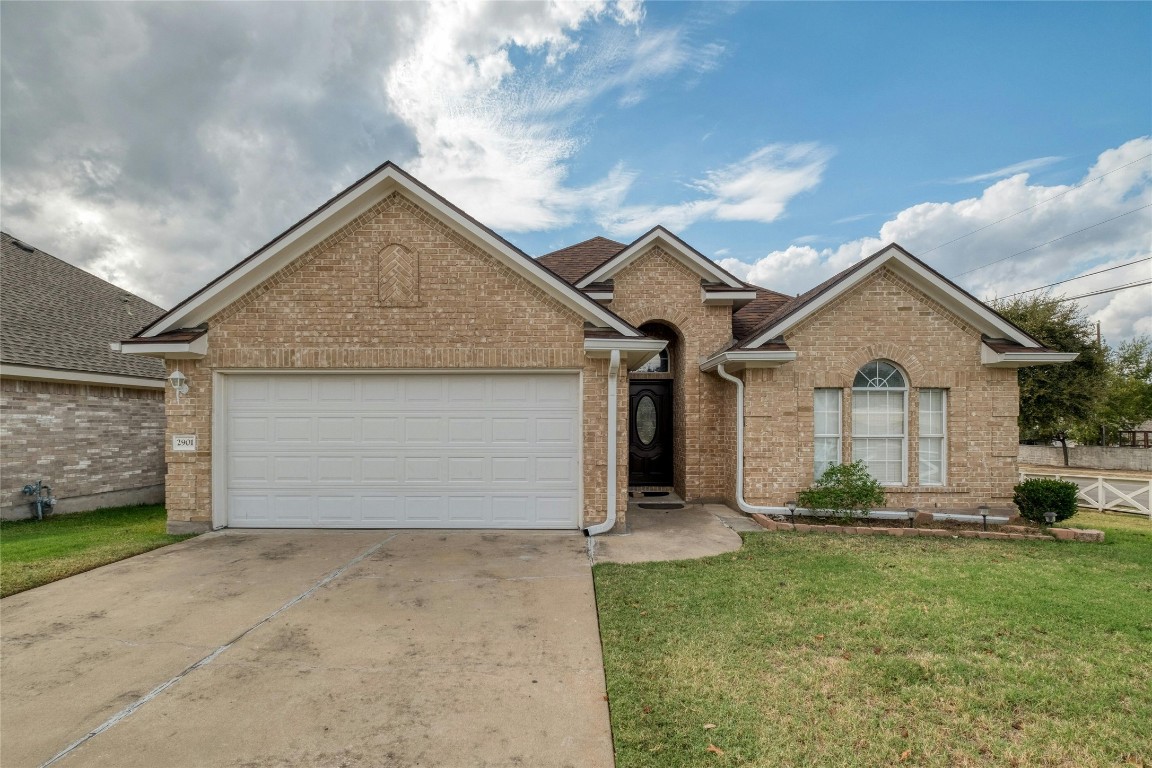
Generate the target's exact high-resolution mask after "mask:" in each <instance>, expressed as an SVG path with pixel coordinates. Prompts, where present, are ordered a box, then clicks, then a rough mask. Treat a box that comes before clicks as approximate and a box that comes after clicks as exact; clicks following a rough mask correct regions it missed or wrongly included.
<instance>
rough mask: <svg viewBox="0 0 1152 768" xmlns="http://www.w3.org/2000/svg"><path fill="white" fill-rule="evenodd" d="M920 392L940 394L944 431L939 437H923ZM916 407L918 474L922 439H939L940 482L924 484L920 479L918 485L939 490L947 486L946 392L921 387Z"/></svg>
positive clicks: (934, 388)
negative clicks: (917, 416) (917, 417)
mask: <svg viewBox="0 0 1152 768" xmlns="http://www.w3.org/2000/svg"><path fill="white" fill-rule="evenodd" d="M922 392H939V393H940V397H941V402H940V409H941V416H942V421H943V427H944V429H943V431H942V432H941V433H940V434H939V435H925V434H924V417H923V409H921V408H920V407H919V406H920V397H919V393H922ZM916 406H917V414H918V415H919V421H920V424H919V430H918V432H919V434H918V435H917V443H916V451H917V467H916V470H917V472H919V470H920V467H919V464H920V462H921V461H922V459H921V458H920V450H921V446H922V444H923V440H924V438H925V437H929V438H939V440H940V482H939V483H926V482H924V478H923V477H920V479H919V481H920V485H923V486H927V487H930V488H940V487H943V486H946V485H948V390H947V389H945V388H943V387H921V388H920V389H919V390H918V394H917V398H916Z"/></svg>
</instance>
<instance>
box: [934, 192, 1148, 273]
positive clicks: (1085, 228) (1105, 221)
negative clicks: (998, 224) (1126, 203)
mask: <svg viewBox="0 0 1152 768" xmlns="http://www.w3.org/2000/svg"><path fill="white" fill-rule="evenodd" d="M1145 208H1152V203H1149V204H1148V205H1142V206H1140V207H1139V208H1133V209H1132V210H1130V211H1125V212H1124V213H1122V214H1120V215H1119V216H1113V217H1112V218H1110V219H1104V221H1098V222H1096V223H1095V224H1090V225H1089V226H1087V227H1084V228H1083V229H1078V230H1076V231H1075V232H1069V233H1068V234H1066V235H1060V237H1054V238H1052V239H1051V240H1049V241H1048V242H1046V243H1040V245H1034V246H1032V247H1031V248H1025V249H1024V250H1022V251H1016V253H1013V254H1010V255H1008V256H1005V257H1004V258H1002V259H996V260H995V261H990V262H988V263H987V264H981V265H980V266H978V267H973V268H972V269H969V270H968V271H966V272H961V273H960V274H958V275H953V276H952V277H953V279H955V278H957V277H963V276H964V275H970V274H972V273H973V272H979V271H980V270H982V269H985V268H987V267H990V266H992V265H993V264H999V263H1000V262H1002V261H1008V259H1014V258H1016V257H1017V256H1020V255H1022V254H1025V253H1029V252H1030V251H1034V250H1036V249H1037V248H1043V247H1044V246H1046V245H1052V243H1055V242H1058V241H1060V240H1063V239H1065V238H1068V237H1072V235H1078V234H1080V233H1081V232H1087V231H1088V230H1090V229H1095V228H1096V227H1099V226H1100V225H1102V224H1107V223H1108V222H1110V221H1116V219H1122V218H1124V217H1125V216H1130V215H1132V214H1133V213H1137V212H1139V211H1142V210H1144V209H1145Z"/></svg>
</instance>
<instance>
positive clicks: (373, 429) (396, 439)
mask: <svg viewBox="0 0 1152 768" xmlns="http://www.w3.org/2000/svg"><path fill="white" fill-rule="evenodd" d="M401 434H402V433H401V431H400V417H399V416H364V417H363V418H361V419H360V440H361V441H362V442H365V443H373V444H377V443H388V444H394V445H399V444H400V442H401V440H400V435H401Z"/></svg>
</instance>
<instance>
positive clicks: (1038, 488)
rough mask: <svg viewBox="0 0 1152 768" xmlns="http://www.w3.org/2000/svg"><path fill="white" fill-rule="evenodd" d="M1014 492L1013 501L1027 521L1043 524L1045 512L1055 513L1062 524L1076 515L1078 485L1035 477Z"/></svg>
mask: <svg viewBox="0 0 1152 768" xmlns="http://www.w3.org/2000/svg"><path fill="white" fill-rule="evenodd" d="M1012 490H1013V494H1012V501H1013V502H1015V504H1016V506H1017V507H1019V508H1020V516H1021V517H1023V518H1024V519H1025V520H1031V521H1032V522H1034V523H1043V522H1044V513H1045V512H1055V513H1056V522H1060V521H1061V520H1067V519H1068V518H1070V517H1072V515H1074V514H1076V494H1077V493H1079V491H1080V489H1079V487H1078V486H1077V485H1076V483H1070V482H1068V481H1067V480H1053V479H1051V478H1046V477H1033V478H1031V479H1030V480H1025V481H1024V482H1022V483H1020V484H1019V485H1017V486H1016V487H1015V488H1013V489H1012Z"/></svg>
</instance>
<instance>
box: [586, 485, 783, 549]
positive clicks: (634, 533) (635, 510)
mask: <svg viewBox="0 0 1152 768" xmlns="http://www.w3.org/2000/svg"><path fill="white" fill-rule="evenodd" d="M652 501H655V502H656V503H666V502H668V501H671V502H678V501H679V499H678V498H677V497H675V496H671V495H670V496H668V497H663V498H658V499H654V500H652ZM627 520H628V532H627V533H624V534H610V535H608V536H598V537H597V538H596V539H595V540H594V541H593V543H592V548H591V551H592V555H593V559H594V560H595V562H597V563H648V562H652V561H655V560H690V559H693V558H697V557H709V556H711V555H720V554H723V553H725V552H734V551H735V550H737V549H740V546H741V539H740V532H741V531H762V530H764V529H763V528H761V527H760V526H758V525H757V524H756V523H754V522H752V520H751V519H749V518H748V517H747V516H746V515H742V514H740V513H739V512H735V511H733V510H731V509H729V508H728V507H726V506H724V505H723V504H688V505H686V506H685V507H684V508H683V509H644V508H643V507H641V506H640V502H639V501H634V502H632V503H630V504H629V505H628V517H627Z"/></svg>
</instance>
